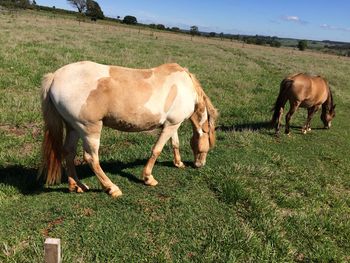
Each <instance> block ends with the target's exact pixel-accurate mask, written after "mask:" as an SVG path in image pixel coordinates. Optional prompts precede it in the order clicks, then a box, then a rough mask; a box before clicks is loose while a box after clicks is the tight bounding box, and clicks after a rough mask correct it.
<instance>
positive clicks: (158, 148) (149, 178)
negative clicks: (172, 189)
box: [142, 123, 180, 186]
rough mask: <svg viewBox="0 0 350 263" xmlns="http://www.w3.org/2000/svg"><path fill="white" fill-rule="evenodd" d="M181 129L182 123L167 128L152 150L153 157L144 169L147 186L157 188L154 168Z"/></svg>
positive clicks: (143, 175)
mask: <svg viewBox="0 0 350 263" xmlns="http://www.w3.org/2000/svg"><path fill="white" fill-rule="evenodd" d="M179 127H180V123H179V124H176V125H168V126H165V127H164V128H163V130H162V132H161V133H160V135H159V138H158V140H157V142H156V144H155V145H154V146H153V148H152V154H151V157H150V158H149V159H148V162H147V164H146V166H145V167H144V168H143V172H142V177H143V180H144V181H145V184H146V185H150V186H156V185H157V184H158V182H157V180H156V179H154V177H153V175H152V170H153V166H154V164H155V162H156V160H157V158H158V156H159V155H160V153H161V152H162V150H163V147H164V145H165V144H166V142H167V141H168V140H169V138H170V137H172V136H173V135H174V133H176V132H177V129H178V128H179Z"/></svg>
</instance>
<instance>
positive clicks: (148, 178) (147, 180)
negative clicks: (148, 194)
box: [145, 175, 158, 186]
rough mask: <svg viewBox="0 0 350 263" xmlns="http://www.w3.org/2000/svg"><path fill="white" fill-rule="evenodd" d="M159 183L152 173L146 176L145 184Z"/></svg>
mask: <svg viewBox="0 0 350 263" xmlns="http://www.w3.org/2000/svg"><path fill="white" fill-rule="evenodd" d="M157 184H158V182H157V180H156V179H154V178H153V176H152V175H150V176H147V177H145V185H149V186H156V185H157Z"/></svg>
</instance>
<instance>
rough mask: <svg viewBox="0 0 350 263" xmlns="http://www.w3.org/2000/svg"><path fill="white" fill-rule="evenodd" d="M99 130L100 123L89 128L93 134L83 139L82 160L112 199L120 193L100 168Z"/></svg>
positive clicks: (100, 127)
mask: <svg viewBox="0 0 350 263" xmlns="http://www.w3.org/2000/svg"><path fill="white" fill-rule="evenodd" d="M101 129H102V123H99V124H98V125H95V126H94V127H89V129H88V130H93V132H91V133H90V134H88V135H86V136H85V137H84V138H83V148H84V159H85V160H86V162H87V163H89V165H90V167H91V168H92V170H93V171H94V173H95V175H96V176H97V178H98V180H99V181H100V183H101V185H102V187H103V189H104V190H105V191H106V192H108V193H109V194H110V195H111V196H112V197H118V196H120V195H122V192H121V191H120V189H119V187H118V186H116V185H115V184H113V183H112V181H111V180H110V179H109V178H108V177H107V175H106V174H105V173H104V172H103V170H102V168H101V166H100V161H99V157H98V149H99V147H100V135H101Z"/></svg>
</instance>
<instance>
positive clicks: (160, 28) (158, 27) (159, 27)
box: [157, 24, 165, 30]
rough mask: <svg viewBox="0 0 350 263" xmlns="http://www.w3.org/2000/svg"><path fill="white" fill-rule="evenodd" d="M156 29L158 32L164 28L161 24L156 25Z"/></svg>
mask: <svg viewBox="0 0 350 263" xmlns="http://www.w3.org/2000/svg"><path fill="white" fill-rule="evenodd" d="M157 29H159V30H165V26H164V25H162V24H158V25H157Z"/></svg>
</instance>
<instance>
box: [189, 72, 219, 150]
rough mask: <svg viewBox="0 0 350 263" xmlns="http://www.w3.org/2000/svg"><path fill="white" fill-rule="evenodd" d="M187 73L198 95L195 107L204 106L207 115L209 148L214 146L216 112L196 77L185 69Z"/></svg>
mask: <svg viewBox="0 0 350 263" xmlns="http://www.w3.org/2000/svg"><path fill="white" fill-rule="evenodd" d="M186 71H187V73H188V74H189V76H190V77H191V79H192V82H193V86H194V88H195V90H196V92H197V95H198V101H197V105H205V107H206V109H207V113H208V123H209V142H210V147H211V148H212V147H214V146H215V125H216V120H217V118H218V115H219V113H218V110H217V109H216V108H215V107H214V105H213V103H212V102H211V100H210V99H209V97H208V96H207V95H206V94H205V92H204V90H203V88H202V86H201V84H200V83H199V80H198V79H197V78H196V76H195V75H194V74H192V73H190V72H189V71H188V70H187V69H186Z"/></svg>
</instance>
